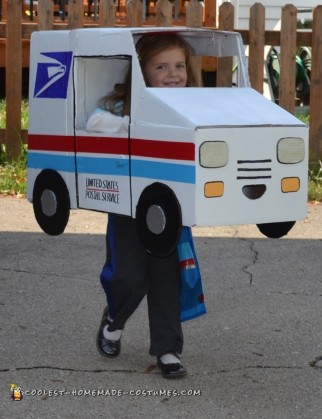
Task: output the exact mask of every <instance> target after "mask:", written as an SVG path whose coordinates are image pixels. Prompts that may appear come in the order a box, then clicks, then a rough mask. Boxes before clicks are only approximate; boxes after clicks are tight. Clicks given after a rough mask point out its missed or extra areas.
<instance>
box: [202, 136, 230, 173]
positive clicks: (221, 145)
mask: <svg viewBox="0 0 322 419" xmlns="http://www.w3.org/2000/svg"><path fill="white" fill-rule="evenodd" d="M199 153H200V154H199V159H200V166H201V167H207V168H215V167H223V166H226V164H227V163H228V145H227V144H226V143H225V142H224V141H205V142H204V143H202V144H201V146H200V150H199Z"/></svg>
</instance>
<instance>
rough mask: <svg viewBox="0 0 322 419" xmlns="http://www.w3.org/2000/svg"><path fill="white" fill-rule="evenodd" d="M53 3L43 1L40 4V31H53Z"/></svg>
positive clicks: (48, 0)
mask: <svg viewBox="0 0 322 419" xmlns="http://www.w3.org/2000/svg"><path fill="white" fill-rule="evenodd" d="M53 8H54V7H53V2H52V0H42V1H39V2H38V8H37V11H38V30H39V31H48V30H51V29H53Z"/></svg>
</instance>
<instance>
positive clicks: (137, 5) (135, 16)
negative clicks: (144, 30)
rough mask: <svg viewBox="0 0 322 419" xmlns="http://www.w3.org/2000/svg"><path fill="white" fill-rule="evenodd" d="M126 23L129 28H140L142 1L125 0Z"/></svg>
mask: <svg viewBox="0 0 322 419" xmlns="http://www.w3.org/2000/svg"><path fill="white" fill-rule="evenodd" d="M143 1H145V0H143ZM126 23H127V25H128V26H130V27H136V26H142V1H141V0H127V1H126Z"/></svg>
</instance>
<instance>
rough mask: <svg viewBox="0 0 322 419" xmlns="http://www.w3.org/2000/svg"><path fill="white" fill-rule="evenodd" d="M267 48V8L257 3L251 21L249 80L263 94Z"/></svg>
mask: <svg viewBox="0 0 322 419" xmlns="http://www.w3.org/2000/svg"><path fill="white" fill-rule="evenodd" d="M264 48H265V7H264V6H263V5H262V4H260V3H255V4H254V5H253V6H252V7H251V8H250V19H249V66H248V67H249V78H250V81H251V85H252V87H253V88H254V89H256V90H257V91H258V92H259V93H261V94H263V83H264V74H263V72H264Z"/></svg>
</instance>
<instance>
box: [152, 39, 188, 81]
mask: <svg viewBox="0 0 322 419" xmlns="http://www.w3.org/2000/svg"><path fill="white" fill-rule="evenodd" d="M144 70H145V80H146V83H147V84H148V86H150V87H185V86H186V85H187V80H188V76H187V68H186V58H185V54H184V51H183V50H182V49H181V48H178V47H173V48H171V47H170V48H169V49H166V50H165V51H162V52H160V53H159V54H156V55H153V56H152V57H151V58H150V60H149V61H148V62H147V63H146V65H145V69H144Z"/></svg>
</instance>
